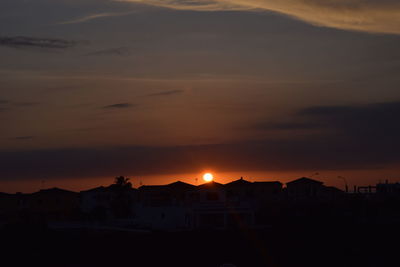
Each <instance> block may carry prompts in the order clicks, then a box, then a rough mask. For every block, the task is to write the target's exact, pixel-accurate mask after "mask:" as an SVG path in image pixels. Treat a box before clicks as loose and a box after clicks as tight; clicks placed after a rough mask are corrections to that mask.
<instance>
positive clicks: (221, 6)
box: [115, 0, 400, 34]
mask: <svg viewBox="0 0 400 267" xmlns="http://www.w3.org/2000/svg"><path fill="white" fill-rule="evenodd" d="M115 1H123V2H132V3H140V4H147V5H152V6H159V7H164V8H172V9H178V10H195V11H221V10H223V11H225V10H228V11H233V10H258V11H274V12H278V13H282V14H285V15H288V16H291V17H294V18H297V19H300V20H303V21H305V22H308V23H311V24H314V25H319V26H327V27H333V28H338V29H345V30H356V31H366V32H375V33H392V34H400V16H399V13H400V2H399V1H397V0H336V1H332V0H331V1H320V0H279V1H276V0H115Z"/></svg>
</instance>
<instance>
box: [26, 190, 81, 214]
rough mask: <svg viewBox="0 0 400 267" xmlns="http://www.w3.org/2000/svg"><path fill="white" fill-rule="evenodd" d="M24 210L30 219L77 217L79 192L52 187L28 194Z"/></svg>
mask: <svg viewBox="0 0 400 267" xmlns="http://www.w3.org/2000/svg"><path fill="white" fill-rule="evenodd" d="M23 201H24V202H25V203H24V204H23V205H24V208H23V210H24V212H27V214H28V215H29V220H38V221H63V220H64V221H68V220H72V219H76V218H77V216H78V211H79V194H78V193H76V192H72V191H68V190H64V189H59V188H51V189H43V190H40V191H38V192H35V193H32V194H29V195H26V197H25V198H24V200H23Z"/></svg>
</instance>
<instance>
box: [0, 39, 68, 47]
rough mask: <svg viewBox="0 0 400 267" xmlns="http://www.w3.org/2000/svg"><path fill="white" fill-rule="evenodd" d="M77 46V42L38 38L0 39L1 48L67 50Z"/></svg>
mask: <svg viewBox="0 0 400 267" xmlns="http://www.w3.org/2000/svg"><path fill="white" fill-rule="evenodd" d="M75 45H76V42H74V41H69V40H64V39H50V38H36V37H26V36H15V37H0V46H7V47H12V48H47V49H67V48H70V47H73V46H75Z"/></svg>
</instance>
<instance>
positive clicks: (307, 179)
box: [286, 177, 323, 185]
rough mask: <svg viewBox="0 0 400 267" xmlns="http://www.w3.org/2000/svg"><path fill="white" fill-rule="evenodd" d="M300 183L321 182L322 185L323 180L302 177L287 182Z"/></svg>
mask: <svg viewBox="0 0 400 267" xmlns="http://www.w3.org/2000/svg"><path fill="white" fill-rule="evenodd" d="M298 183H308V184H320V185H322V184H323V182H321V181H317V180H314V179H311V178H308V177H301V178H299V179H296V180H293V181H290V182H287V183H286V184H287V185H289V184H298Z"/></svg>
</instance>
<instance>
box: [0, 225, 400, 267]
mask: <svg viewBox="0 0 400 267" xmlns="http://www.w3.org/2000/svg"><path fill="white" fill-rule="evenodd" d="M294 225H296V226H294ZM399 232H400V227H399V225H376V224H374V225H361V224H358V225H324V226H321V225H319V226H317V225H313V226H310V225H309V224H306V225H302V226H300V225H299V224H292V225H285V226H283V225H281V226H279V227H272V228H270V229H267V230H256V231H255V230H252V231H250V230H238V231H196V232H180V233H161V232H160V233H147V234H138V233H131V232H108V231H93V230H90V231H89V230H79V231H71V230H69V231H55V230H49V229H47V228H46V227H42V226H38V225H36V226H33V225H30V226H27V225H19V226H15V225H14V226H12V227H11V226H8V227H5V228H4V229H2V230H1V232H0V234H1V236H0V238H1V241H0V242H1V250H0V251H1V254H0V255H1V261H0V265H1V266H7V267H8V266H43V267H44V266H51V267H64V266H68V267H81V266H82V267H92V266H93V267H95V266H96V267H102V266H107V267H114V266H115V267H120V266H185V267H186V266H201V267H208V266H209V267H218V266H221V265H222V264H227V263H230V264H234V265H235V266H237V267H252V266H272V267H286V266H307V267H310V266H335V267H338V266H363V267H369V266H379V267H381V266H400V265H399V264H400V263H399V260H398V254H397V253H398V248H399V242H400V241H399V240H400V239H399V237H400V234H399ZM1 262H2V263H4V265H3V264H1Z"/></svg>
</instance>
